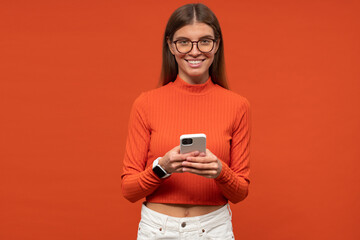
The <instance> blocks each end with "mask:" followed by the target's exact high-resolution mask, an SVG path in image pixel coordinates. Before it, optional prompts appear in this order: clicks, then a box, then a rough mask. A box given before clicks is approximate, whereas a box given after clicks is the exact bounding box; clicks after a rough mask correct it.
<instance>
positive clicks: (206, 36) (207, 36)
mask: <svg viewBox="0 0 360 240" xmlns="http://www.w3.org/2000/svg"><path fill="white" fill-rule="evenodd" d="M204 38H208V39H214V37H213V36H211V35H205V36H202V37H200V38H199V39H204ZM179 40H190V39H189V38H187V37H181V36H180V37H177V38H176V39H175V40H174V41H179Z"/></svg>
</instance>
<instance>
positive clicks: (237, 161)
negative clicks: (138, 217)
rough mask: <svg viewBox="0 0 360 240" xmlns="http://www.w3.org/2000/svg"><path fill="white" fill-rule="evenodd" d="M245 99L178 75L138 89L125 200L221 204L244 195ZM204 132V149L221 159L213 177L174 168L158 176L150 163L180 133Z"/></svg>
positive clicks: (247, 136)
mask: <svg viewBox="0 0 360 240" xmlns="http://www.w3.org/2000/svg"><path fill="white" fill-rule="evenodd" d="M249 117H250V116H249V103H248V101H247V100H246V99H245V98H244V97H242V96H240V95H238V94H236V93H234V92H231V91H229V90H227V89H224V88H222V87H220V86H219V85H216V84H214V83H213V82H212V81H211V79H210V78H209V79H208V80H207V82H206V83H204V84H195V85H192V84H188V83H186V82H185V81H184V80H182V79H180V78H179V77H178V78H177V79H176V80H175V81H174V82H170V83H169V84H167V85H165V86H162V87H160V88H157V89H154V90H151V91H148V92H145V93H142V94H141V95H140V96H139V97H138V98H137V99H136V100H135V102H134V104H133V107H132V110H131V114H130V121H129V130H128V138H127V142H126V152H125V157H124V167H123V173H122V175H121V178H122V191H123V194H124V196H125V198H127V199H128V200H129V201H131V202H135V201H138V200H140V199H142V198H144V197H146V201H148V202H156V203H173V204H193V205H223V204H226V203H227V202H228V200H230V201H231V202H233V203H236V202H239V201H241V200H243V199H244V198H245V197H246V196H247V194H248V185H249V178H248V176H249V171H250V168H249V141H250V126H249V125H250V119H249ZM191 133H205V134H206V137H207V138H206V144H207V146H206V147H207V148H208V149H209V150H210V151H211V152H212V153H213V154H214V155H215V156H217V158H218V159H219V160H220V161H221V162H222V171H221V173H220V175H219V176H218V177H217V178H215V179H209V178H205V177H201V176H198V175H195V174H191V173H173V174H172V175H171V176H170V177H168V178H165V179H160V178H159V177H158V176H157V175H156V174H155V173H154V172H153V171H152V163H153V161H154V160H155V159H156V158H157V157H162V156H164V155H165V154H166V153H167V152H168V151H169V150H171V149H172V148H174V147H175V146H178V145H179V144H180V136H181V135H182V134H191Z"/></svg>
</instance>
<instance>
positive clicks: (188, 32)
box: [174, 22, 214, 40]
mask: <svg viewBox="0 0 360 240" xmlns="http://www.w3.org/2000/svg"><path fill="white" fill-rule="evenodd" d="M203 36H212V37H213V38H214V30H213V29H212V28H211V27H210V26H209V25H207V24H206V23H199V22H195V23H193V24H189V25H185V26H184V27H182V28H179V29H178V30H177V31H176V32H175V34H174V39H176V38H179V37H185V38H188V39H191V40H197V39H199V38H201V37H203Z"/></svg>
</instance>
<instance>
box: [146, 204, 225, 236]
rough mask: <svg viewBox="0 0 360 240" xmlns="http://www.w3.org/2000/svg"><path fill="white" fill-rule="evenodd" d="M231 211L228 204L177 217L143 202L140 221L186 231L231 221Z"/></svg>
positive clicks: (163, 227)
mask: <svg viewBox="0 0 360 240" xmlns="http://www.w3.org/2000/svg"><path fill="white" fill-rule="evenodd" d="M231 217H232V213H231V210H230V206H229V204H226V205H224V206H223V207H221V208H219V209H217V210H215V211H213V212H211V213H208V214H205V215H201V216H196V217H184V218H177V217H171V216H168V215H166V214H162V213H159V212H156V211H154V210H151V209H150V208H148V207H146V206H145V204H143V205H142V208H141V222H143V223H144V224H148V225H151V226H153V227H158V228H162V229H164V230H166V229H169V230H175V231H179V232H188V231H195V230H200V229H202V228H212V227H216V226H217V225H221V224H223V223H224V222H226V221H229V220H230V221H231Z"/></svg>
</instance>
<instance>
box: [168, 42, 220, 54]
mask: <svg viewBox="0 0 360 240" xmlns="http://www.w3.org/2000/svg"><path fill="white" fill-rule="evenodd" d="M194 43H195V44H196V46H197V48H198V49H199V51H200V52H202V53H208V52H211V51H212V50H213V48H214V45H215V44H214V43H215V39H201V40H199V41H190V40H176V41H174V44H175V47H176V50H177V51H178V52H179V53H189V52H191V50H192V49H193V46H194Z"/></svg>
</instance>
